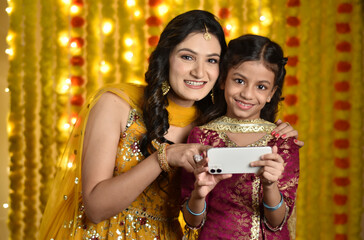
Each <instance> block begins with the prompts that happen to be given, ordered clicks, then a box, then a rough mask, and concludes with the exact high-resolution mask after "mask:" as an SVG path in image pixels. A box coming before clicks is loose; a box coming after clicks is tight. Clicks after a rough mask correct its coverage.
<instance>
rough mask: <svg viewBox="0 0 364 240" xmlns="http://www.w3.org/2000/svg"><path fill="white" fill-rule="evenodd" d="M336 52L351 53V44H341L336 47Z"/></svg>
mask: <svg viewBox="0 0 364 240" xmlns="http://www.w3.org/2000/svg"><path fill="white" fill-rule="evenodd" d="M336 50H337V51H339V52H350V51H351V44H350V43H349V42H346V41H344V42H340V43H338V44H337V45H336Z"/></svg>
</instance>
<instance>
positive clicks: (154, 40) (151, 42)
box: [148, 36, 159, 47]
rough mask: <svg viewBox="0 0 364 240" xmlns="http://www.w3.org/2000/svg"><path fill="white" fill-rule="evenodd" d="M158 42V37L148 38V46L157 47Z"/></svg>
mask: <svg viewBox="0 0 364 240" xmlns="http://www.w3.org/2000/svg"><path fill="white" fill-rule="evenodd" d="M158 41H159V37H158V36H151V37H149V38H148V44H149V45H150V46H152V47H155V46H157V44H158Z"/></svg>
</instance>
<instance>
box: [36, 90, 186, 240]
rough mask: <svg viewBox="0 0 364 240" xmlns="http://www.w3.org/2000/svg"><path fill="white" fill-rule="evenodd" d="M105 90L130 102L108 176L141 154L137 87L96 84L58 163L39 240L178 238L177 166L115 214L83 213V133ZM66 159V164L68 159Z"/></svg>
mask: <svg viewBox="0 0 364 240" xmlns="http://www.w3.org/2000/svg"><path fill="white" fill-rule="evenodd" d="M121 89H122V90H121ZM106 91H110V92H113V93H115V94H117V95H118V96H120V97H121V98H123V99H124V100H126V101H127V102H128V103H129V104H130V105H131V107H132V110H131V111H130V113H129V119H128V123H127V127H126V130H125V131H124V132H122V133H121V135H120V140H119V144H118V149H117V156H116V160H115V169H114V176H116V175H119V174H122V173H124V172H126V171H128V170H129V169H131V168H132V167H134V166H135V165H137V164H138V163H140V162H141V161H143V159H144V156H143V155H142V153H141V151H140V148H139V140H140V139H141V137H142V135H143V134H144V133H145V126H144V122H143V119H142V116H141V111H140V108H139V106H141V101H142V97H143V88H139V87H135V86H130V85H118V86H117V87H106V88H104V89H102V90H101V91H100V92H99V93H97V94H96V95H95V96H94V97H92V99H91V100H89V101H88V103H86V105H85V106H86V107H85V108H84V109H83V111H82V112H81V114H80V118H79V120H78V122H77V123H76V126H77V127H75V129H74V130H73V133H72V135H71V138H70V141H69V143H68V145H67V149H66V152H65V154H64V156H63V158H62V159H61V161H60V163H59V165H58V172H57V176H56V178H55V182H54V187H53V192H52V194H51V195H50V196H51V197H50V199H49V200H48V203H47V207H46V210H45V212H44V215H43V219H42V224H41V228H40V236H39V239H47V240H49V239H57V240H58V239H62V240H63V239H99V240H101V239H148V240H149V239H181V238H182V231H181V227H180V223H179V221H178V214H179V211H180V205H179V196H180V188H179V186H180V182H179V181H176V179H179V177H177V176H176V175H179V171H176V172H173V173H170V174H168V175H163V176H162V175H160V176H159V177H158V178H157V179H156V180H155V181H154V182H153V183H152V184H151V185H150V186H149V187H147V188H146V189H145V190H144V192H143V193H142V194H141V195H140V196H139V197H138V198H137V199H136V200H135V201H134V202H133V203H132V204H131V205H130V206H129V207H128V208H127V209H125V210H124V211H123V212H121V213H119V214H117V215H116V216H113V217H111V218H110V219H107V220H105V221H102V222H100V223H98V224H93V223H91V222H90V221H88V219H87V218H86V216H85V211H84V205H83V202H82V194H81V185H82V179H81V164H80V162H81V161H80V160H81V158H80V156H81V155H82V142H83V132H84V129H85V125H86V122H87V117H88V113H89V110H90V109H91V108H92V107H93V105H94V104H95V103H96V102H97V100H98V98H99V96H101V94H102V93H104V92H106ZM125 93H128V95H126V94H125ZM71 162H72V163H73V164H72V166H71V165H70V164H69V163H71ZM141 177H143V176H141Z"/></svg>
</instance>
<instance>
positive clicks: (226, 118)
mask: <svg viewBox="0 0 364 240" xmlns="http://www.w3.org/2000/svg"><path fill="white" fill-rule="evenodd" d="M286 61H287V59H286V58H284V56H283V51H282V49H281V47H280V46H279V45H278V44H276V43H274V42H272V41H270V40H269V39H268V38H265V37H261V36H256V35H244V36H241V37H239V38H237V39H234V40H232V41H230V43H229V45H228V50H227V53H226V55H225V56H224V59H223V70H222V73H221V74H222V75H221V78H220V80H221V81H220V82H218V85H219V86H220V87H221V89H222V90H223V91H220V93H221V94H218V95H217V96H216V100H217V103H215V105H214V106H213V110H212V111H211V113H210V115H209V116H210V117H216V116H217V119H215V120H212V121H210V122H209V123H207V124H205V125H202V126H200V127H195V128H194V129H193V130H192V131H191V133H190V135H189V138H188V142H189V143H200V144H205V145H210V146H213V147H238V146H240V147H256V146H270V147H272V153H271V154H266V155H263V156H261V160H259V161H255V162H252V163H251V166H252V167H260V170H259V171H258V173H257V174H254V173H245V174H233V175H232V174H221V175H213V174H209V173H208V167H207V164H208V158H206V153H204V154H205V158H204V159H203V160H202V161H199V162H198V164H197V165H198V166H197V168H196V169H195V171H194V176H193V174H191V173H186V172H183V174H182V176H183V179H184V180H183V182H182V196H181V197H182V198H183V199H187V200H186V201H185V203H184V205H183V213H184V218H185V220H186V222H187V226H188V227H190V228H192V229H198V228H199V227H201V226H202V225H203V227H202V229H201V232H200V235H199V239H290V236H289V231H288V227H287V219H288V218H289V216H290V214H291V212H292V209H293V207H294V205H295V199H296V190H297V185H298V177H299V158H298V146H297V145H296V144H295V143H294V139H293V138H291V137H289V138H284V139H283V138H279V139H277V138H274V137H273V136H272V132H273V131H274V128H275V127H276V125H275V124H274V123H273V122H274V121H275V118H276V113H277V110H278V104H279V102H280V101H281V100H282V99H281V95H282V87H283V81H284V77H285V73H286V71H285V69H284V66H285V64H286ZM223 99H224V100H225V101H224V100H223ZM200 154H201V155H202V154H203V152H200ZM243 157H244V156H242V158H243ZM195 158H196V160H199V159H198V156H196V157H195ZM206 213H207V215H206ZM205 217H206V219H205ZM205 220H206V221H205ZM195 233H196V231H194V232H192V231H187V233H186V237H192V236H193V237H196V235H195Z"/></svg>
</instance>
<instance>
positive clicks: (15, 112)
mask: <svg viewBox="0 0 364 240" xmlns="http://www.w3.org/2000/svg"><path fill="white" fill-rule="evenodd" d="M12 4H13V11H12V12H11V15H10V20H9V33H11V34H12V35H13V40H12V43H11V44H10V46H11V47H12V48H13V51H14V53H15V55H14V56H13V58H11V59H9V72H8V87H9V90H10V107H9V110H10V113H9V118H8V124H9V125H10V126H11V127H12V130H11V132H9V156H10V166H9V167H10V173H9V183H10V186H9V200H10V208H9V215H8V228H9V237H10V238H11V239H14V240H21V239H22V226H23V224H22V219H23V213H22V210H23V208H22V206H23V205H22V202H23V190H24V185H23V179H24V169H23V154H22V153H23V152H22V150H23V141H24V139H23V132H22V122H23V115H22V114H23V108H22V104H21V102H22V94H21V93H22V90H21V86H22V77H21V72H22V56H23V46H22V35H21V34H22V32H23V25H22V20H23V18H22V14H23V8H22V1H21V0H13V1H12Z"/></svg>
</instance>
